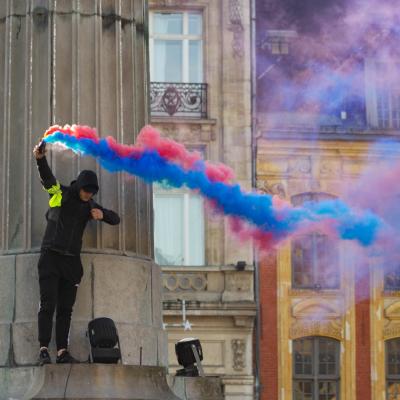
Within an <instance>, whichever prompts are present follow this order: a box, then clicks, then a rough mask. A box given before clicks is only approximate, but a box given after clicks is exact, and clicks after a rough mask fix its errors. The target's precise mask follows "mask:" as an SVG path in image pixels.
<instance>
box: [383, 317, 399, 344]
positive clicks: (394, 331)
mask: <svg viewBox="0 0 400 400" xmlns="http://www.w3.org/2000/svg"><path fill="white" fill-rule="evenodd" d="M397 337H400V323H399V322H397V321H396V322H394V321H392V322H390V323H389V324H387V326H385V328H384V329H383V339H384V340H388V339H394V338H397Z"/></svg>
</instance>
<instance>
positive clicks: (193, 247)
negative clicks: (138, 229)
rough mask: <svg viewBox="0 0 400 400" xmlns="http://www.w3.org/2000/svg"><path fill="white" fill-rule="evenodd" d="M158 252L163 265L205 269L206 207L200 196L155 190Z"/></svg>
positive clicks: (187, 192) (156, 256)
mask: <svg viewBox="0 0 400 400" xmlns="http://www.w3.org/2000/svg"><path fill="white" fill-rule="evenodd" d="M154 248H155V249H154V250H155V251H154V253H155V260H156V262H157V263H158V264H160V265H193V266H194V265H204V248H205V246H204V207H203V200H202V198H201V197H200V196H199V195H197V194H195V193H192V192H189V191H188V190H176V189H171V190H166V189H162V188H161V187H160V186H156V185H155V186H154Z"/></svg>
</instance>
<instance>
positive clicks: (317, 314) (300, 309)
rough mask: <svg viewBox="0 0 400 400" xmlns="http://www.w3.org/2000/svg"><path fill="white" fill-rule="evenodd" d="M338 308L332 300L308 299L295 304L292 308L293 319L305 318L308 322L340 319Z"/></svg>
mask: <svg viewBox="0 0 400 400" xmlns="http://www.w3.org/2000/svg"><path fill="white" fill-rule="evenodd" d="M341 314H342V313H341V310H340V306H339V304H338V303H337V302H335V301H334V300H332V299H329V300H326V299H322V298H321V297H319V298H310V299H306V300H302V301H300V302H298V303H296V304H295V305H294V306H293V307H292V315H293V317H294V318H307V319H310V320H316V319H318V320H321V319H323V320H330V319H336V318H340V317H341Z"/></svg>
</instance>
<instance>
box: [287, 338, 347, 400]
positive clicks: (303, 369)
mask: <svg viewBox="0 0 400 400" xmlns="http://www.w3.org/2000/svg"><path fill="white" fill-rule="evenodd" d="M339 366H340V343H339V341H337V340H334V339H329V338H326V337H306V338H301V339H296V340H294V341H293V400H339V383H340V374H339Z"/></svg>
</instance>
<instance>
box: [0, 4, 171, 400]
mask: <svg viewBox="0 0 400 400" xmlns="http://www.w3.org/2000/svg"><path fill="white" fill-rule="evenodd" d="M147 37H148V35H147V2H146V1H145V0H97V1H92V0H89V1H88V0H74V1H69V0H67V1H63V0H7V1H0V127H1V130H0V143H1V145H0V158H1V160H2V161H1V167H0V274H1V279H0V377H1V379H2V381H1V382H2V383H1V386H0V399H9V398H14V399H15V398H30V397H34V396H36V394H33V393H39V392H40V393H41V394H40V395H38V396H41V397H39V398H62V397H63V396H64V394H65V396H68V397H66V398H75V399H78V398H82V399H86V398H93V399H94V398H108V399H113V398H131V399H170V398H171V399H173V398H174V397H171V396H172V395H168V396H169V397H168V396H166V395H165V393H166V390H167V389H165V388H166V384H165V383H162V384H161V383H160V382H161V381H162V380H163V379H164V375H163V374H164V372H163V369H160V368H159V367H160V366H165V365H166V364H167V360H166V354H167V346H166V344H165V334H164V332H163V330H162V318H161V299H160V294H161V285H160V270H159V268H158V266H156V265H155V264H154V262H153V228H152V193H151V186H149V185H146V184H145V183H144V182H141V181H139V180H137V179H135V178H134V177H132V176H127V175H125V174H116V173H114V174H112V173H109V172H107V171H105V170H104V169H101V168H100V167H99V165H98V164H97V163H96V161H95V160H93V159H91V158H89V157H79V156H77V155H76V154H74V153H72V152H71V151H63V152H56V151H51V150H50V151H49V153H48V157H47V158H48V161H49V164H50V166H51V168H52V171H53V173H54V175H55V176H56V178H57V179H58V180H59V181H60V183H62V184H64V185H69V183H70V182H71V181H72V180H73V179H75V178H76V176H77V174H78V173H79V171H81V170H83V169H92V170H95V171H96V172H97V174H98V176H99V186H100V191H99V193H98V194H97V196H96V201H98V202H99V203H100V204H102V205H103V206H104V207H106V208H109V209H112V210H115V211H116V212H118V213H119V215H120V216H121V224H120V225H118V226H110V225H107V224H104V223H99V222H94V221H93V222H90V223H89V224H88V227H87V229H86V232H85V236H84V241H83V249H84V250H83V253H82V261H83V265H84V270H85V275H84V278H83V280H82V283H81V287H80V288H79V290H78V298H77V302H76V305H75V307H74V313H73V316H72V318H73V320H72V325H71V331H70V346H69V347H70V350H71V353H72V354H73V355H74V356H76V357H77V358H80V359H81V360H86V359H87V358H88V354H89V347H88V343H87V340H86V337H85V332H86V328H87V324H88V322H89V321H90V320H91V319H93V318H96V317H103V316H105V317H110V318H112V319H113V320H114V321H115V322H116V325H117V329H118V332H119V336H120V341H121V349H122V362H123V365H120V366H113V367H109V366H89V365H79V366H73V368H72V369H71V370H70V371H69V370H68V371H69V372H71V374H70V375H69V378H68V379H69V384H68V390H70V392H65V393H61V394H60V393H59V392H51V390H53V389H54V388H57V390H59V389H60V387H59V386H60V385H61V387H62V385H63V382H64V381H65V379H66V378H65V376H66V375H65V374H66V373H67V372H68V371H66V370H65V368H64V367H60V368H58V367H59V366H51V367H46V368H44V369H36V368H34V367H33V365H34V364H35V362H36V358H37V353H38V347H39V344H38V340H37V312H38V307H39V287H38V277H37V267H36V266H37V261H38V257H39V249H40V244H41V239H42V236H43V233H44V229H45V224H46V222H45V217H44V216H45V212H46V210H47V208H48V195H47V194H46V193H45V192H44V191H43V190H42V188H41V184H40V181H39V178H38V174H37V171H36V165H35V164H36V163H35V161H34V159H33V156H32V148H33V146H34V144H36V143H37V142H38V140H39V139H40V137H41V136H42V135H43V133H44V131H45V130H46V129H47V128H48V127H49V126H50V125H53V124H59V125H63V124H67V123H68V124H72V123H76V124H81V125H90V126H93V127H96V128H97V131H98V134H99V136H101V137H104V136H108V135H111V136H113V137H115V139H116V140H117V141H119V142H122V143H125V144H132V143H134V141H135V137H136V135H137V134H138V132H139V130H140V128H142V127H143V126H144V125H145V124H146V123H147V121H148V107H147V105H148V60H147V50H146V49H147ZM50 147H51V146H49V148H50ZM50 351H51V355H52V358H53V360H54V358H55V349H54V343H52V344H51V345H50ZM140 363H141V364H142V367H133V366H134V365H139V364H140ZM130 366H132V367H130ZM144 366H151V367H153V368H150V369H149V368H147V367H144ZM140 368H144V369H143V371H142V370H141V369H140ZM69 372H68V374H69ZM71 382H77V383H79V384H76V385H75V384H71ZM126 382H128V383H126ZM129 382H131V383H129ZM163 385H164V386H163ZM128 386H132V389H129V390H131V391H130V392H129V390H128ZM139 386H141V387H142V388H143V390H144V391H145V392H140V390H142V389H140V390H139ZM18 387H20V388H21V392H18V393H17V394H13V392H12V393H11V392H10V390H11V389H10V388H17V389H18ZM23 387H25V388H26V391H25V392H23V390H22V388H23ZM79 387H80V388H81V389H80V391H79V392H74V391H73V390H75V389H76V388H79ZM104 387H107V388H108V389H107V390H108V391H106V392H104V391H103V389H101V391H100V392H99V391H97V392H96V390H97V388H104ZM121 387H124V388H126V391H125V392H123V393H124V394H123V395H122V394H121V393H120V388H121ZM161 387H163V388H164V389H165V390H164V389H161ZM29 388H31V389H32V390H31V392H28V389H29ZM51 388H53V389H51ZM50 389H51V390H50ZM29 390H30V389H29ZM35 390H36V392H35ZM99 390H100V389H99ZM134 390H136V392H135V391H134ZM146 390H147V391H148V392H146ZM51 393H53V394H51ZM135 393H136V394H135ZM144 393H150V394H144ZM21 396H22V397H21ZM24 396H25V397H24ZM46 396H47V397H46ZM51 396H53V397H51ZM57 396H58V397H57ZM65 396H64V397H65ZM121 396H122V397H121ZM123 396H125V397H123ZM135 396H136V397H135ZM146 396H147V397H146Z"/></svg>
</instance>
